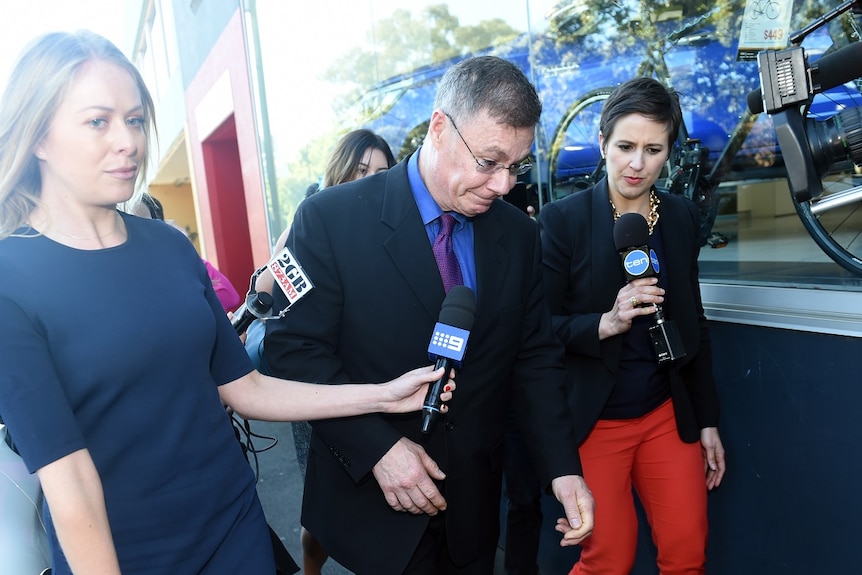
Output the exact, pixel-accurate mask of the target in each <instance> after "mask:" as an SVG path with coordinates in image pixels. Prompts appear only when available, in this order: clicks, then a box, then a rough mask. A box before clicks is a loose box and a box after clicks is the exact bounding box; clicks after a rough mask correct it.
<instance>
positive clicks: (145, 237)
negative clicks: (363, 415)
mask: <svg viewBox="0 0 862 575" xmlns="http://www.w3.org/2000/svg"><path fill="white" fill-rule="evenodd" d="M123 219H124V220H125V222H126V227H127V229H128V240H127V241H126V242H125V243H124V244H122V245H120V246H117V247H115V248H110V249H104V250H93V251H88V250H76V249H73V248H70V247H67V246H64V245H61V244H58V243H56V242H54V241H52V240H50V239H48V238H46V237H42V236H36V237H10V238H7V239H4V240H2V241H0V317H2V318H3V320H2V338H0V365H2V369H0V413H2V416H3V418H4V419H5V420H6V423H7V425H8V428H9V431H10V433H11V434H12V436H13V437H14V438H15V442H16V444H17V446H18V448H19V450H20V452H21V455H22V457H23V459H24V461H25V463H26V464H27V467H28V468H29V469H30V471H31V472H33V471H35V470H37V469H39V468H41V467H43V466H45V465H47V464H49V463H51V462H53V461H55V460H57V459H59V458H61V457H63V456H65V455H68V454H70V453H72V452H74V451H76V450H79V449H83V448H86V449H88V450H89V452H90V454H91V455H92V458H93V460H94V462H95V464H96V468H97V469H98V472H99V475H100V477H101V480H102V483H103V487H104V492H105V499H106V505H107V510H108V516H109V519H110V523H111V530H112V533H113V537H114V543H115V545H116V548H117V553H118V555H119V560H120V566H121V568H122V571H123V573H124V575H131V574H166V573H171V574H177V575H184V574H188V575H192V574H203V573H206V574H221V573H244V574H246V573H247V574H260V575H272V574H273V573H274V572H275V566H274V562H273V557H272V546H271V543H270V538H269V533H268V530H267V526H266V521H265V519H264V516H263V511H262V508H261V505H260V502H259V500H258V498H257V494H256V491H255V482H254V476H253V473H252V471H251V468H250V467H249V465H248V464H247V462H246V461H245V459H244V458H243V455H242V452H241V449H240V447H239V445H238V442H237V440H236V438H235V437H234V435H233V430H232V427H231V424H230V422H229V420H228V417H227V415H226V413H225V410H224V408H223V407H222V405H221V402H220V400H219V396H218V389H217V388H218V386H219V385H221V384H224V383H228V382H230V381H233V380H235V379H237V378H239V377H241V376H243V375H246V374H247V373H249V372H250V371H251V369H252V366H251V363H250V361H249V358H248V356H247V355H246V352H245V350H244V348H243V346H242V344H241V343H240V341H239V339H238V338H237V337H236V334H235V332H234V330H233V328H232V327H231V325H230V322H229V321H228V319H227V317H226V315H225V312H224V309H223V308H222V305H221V303H220V302H219V300H218V298H217V297H216V294H215V292H214V291H213V288H212V285H211V283H210V280H209V277H208V275H207V272H206V269H205V268H204V264H203V262H202V261H201V259H200V257H199V256H198V254H197V253H196V252H195V251H194V249H193V247H192V245H191V244H190V242H189V241H188V239H187V238H185V237H184V236H183V235H182V234H181V233H180V232H178V231H177V230H174V229H173V228H171V227H170V226H168V225H166V224H164V223H163V222H160V221H155V220H144V219H140V218H136V217H134V216H129V215H126V214H123ZM46 516H47V518H48V529H49V537H50V539H51V542H52V553H53V561H54V575H64V574H66V573H69V568H68V566H67V565H66V562H65V559H64V558H63V555H62V551H61V550H60V548H59V545H58V544H57V540H56V535H55V533H54V531H53V527H52V524H51V522H50V513H49V512H47V510H46Z"/></svg>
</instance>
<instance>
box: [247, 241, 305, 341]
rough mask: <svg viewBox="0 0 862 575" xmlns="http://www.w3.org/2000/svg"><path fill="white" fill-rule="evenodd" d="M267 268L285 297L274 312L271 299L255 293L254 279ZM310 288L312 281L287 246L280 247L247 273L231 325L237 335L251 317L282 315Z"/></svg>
mask: <svg viewBox="0 0 862 575" xmlns="http://www.w3.org/2000/svg"><path fill="white" fill-rule="evenodd" d="M267 270H269V272H270V273H271V274H272V277H273V278H274V280H275V285H277V286H278V287H279V288H281V291H282V292H284V295H285V296H287V307H285V308H284V309H283V310H281V311H280V312H278V314H274V313H271V310H272V305H273V299H272V295H270V294H268V293H267V292H259V291H257V290H256V289H255V284H256V283H257V278H258V277H260V275H261V274H262V273H263V272H265V271H267ZM313 288H314V284H312V283H311V280H310V279H308V276H307V275H305V271H304V270H303V269H302V266H300V265H299V262H298V261H297V260H296V258H295V257H294V255H293V253H291V251H290V250H289V249H288V248H286V247H285V248H282V250H281V251H280V252H278V253H277V254H275V256H274V257H273V258H272V259H271V260H270V261H269V262H267V264H266V265H265V266H263V267H262V268H260V269H257V270H255V272H254V273H253V274H252V276H251V281H250V285H249V288H248V293H247V294H246V296H245V303H243V304H242V305H241V306H239V308H237V310H236V311H235V312H233V319H231V325H233V327H234V329H235V330H236V333H237V335H242V334H243V333H245V330H247V329H248V326H249V325H251V322H253V321H254V320H255V319H273V318H282V317H284V315H285V314H286V313H287V312H288V310H289V309H290V306H292V305H293V304H295V303H296V302H297V301H298V300H299V299H300V298H303V297H305V295H306V294H308V292H310V291H311V290H312V289H313Z"/></svg>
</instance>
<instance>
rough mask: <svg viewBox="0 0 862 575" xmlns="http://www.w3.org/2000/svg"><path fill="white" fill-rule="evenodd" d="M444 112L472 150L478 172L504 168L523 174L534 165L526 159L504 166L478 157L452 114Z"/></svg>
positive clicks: (511, 172) (510, 171) (513, 172)
mask: <svg viewBox="0 0 862 575" xmlns="http://www.w3.org/2000/svg"><path fill="white" fill-rule="evenodd" d="M443 113H444V114H446V117H447V118H449V121H450V122H452V127H453V128H455V133H456V134H458V137H459V138H461V141H462V142H464V146H466V148H467V151H468V152H470V155H471V156H473V159H474V160H476V171H477V172H481V173H483V174H496V173H497V172H500V171H502V170H508V171H509V174H511V175H513V176H520V175H521V174H526V173H527V172H529V171H530V168H532V167H533V163H532V162H531V161H530V160H524V161H523V162H521V163H520V164H512V165H511V166H504V165H503V164H501V163H500V162H495V161H494V160H480V159H479V158H477V157H476V154H474V153H473V150H471V149H470V145H469V144H468V143H467V140H465V139H464V136H462V135H461V131H460V130H459V129H458V126H456V125H455V120H453V119H452V116H450V115H449V114H448V112H443Z"/></svg>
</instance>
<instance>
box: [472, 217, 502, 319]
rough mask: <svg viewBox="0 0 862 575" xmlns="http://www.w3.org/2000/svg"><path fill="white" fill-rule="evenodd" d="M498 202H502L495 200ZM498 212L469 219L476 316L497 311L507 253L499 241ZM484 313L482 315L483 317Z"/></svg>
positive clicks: (500, 228) (500, 223)
mask: <svg viewBox="0 0 862 575" xmlns="http://www.w3.org/2000/svg"><path fill="white" fill-rule="evenodd" d="M496 201H498V202H502V201H503V200H496ZM498 213H499V212H498V211H497V210H495V209H494V206H493V205H492V206H491V209H490V210H488V211H487V212H486V213H485V214H482V215H481V216H478V217H476V218H474V219H473V243H474V249H473V253H474V254H475V258H476V315H477V316H478V317H487V316H486V315H485V314H486V313H488V312H490V311H491V310H497V309H499V305H498V303H497V302H498V301H499V298H500V290H501V289H502V287H503V278H504V277H506V268H507V267H508V265H509V257H510V255H509V251H508V250H507V249H506V248H505V246H504V245H503V244H502V242H501V241H500V240H501V238H502V235H503V231H504V225H503V223H502V222H501V221H500V218H499V217H498V215H497V214H498ZM483 312H484V313H483Z"/></svg>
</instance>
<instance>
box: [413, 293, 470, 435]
mask: <svg viewBox="0 0 862 575" xmlns="http://www.w3.org/2000/svg"><path fill="white" fill-rule="evenodd" d="M475 315H476V300H475V297H474V296H473V290H471V289H470V288H468V287H466V286H462V285H456V286H452V288H451V289H450V290H449V293H447V294H446V299H444V300H443V305H442V307H441V308H440V317H439V318H438V320H437V324H436V325H435V326H434V333H433V334H432V336H431V343H429V344H428V356H429V358H431V359H432V360H434V361H435V363H434V369H440V368H441V367H442V368H444V370H443V375H442V376H441V377H440V379H438V380H437V381H435V382H433V383H432V384H431V385H429V386H428V393H427V394H426V395H425V402H424V403H423V404H422V433H431V431H432V430H433V429H434V425H435V423H436V422H437V419H438V418H439V417H440V408H441V407H442V406H443V401H442V400H441V399H440V395H441V394H442V393H443V387H444V386H445V384H446V380H447V379H448V378H449V372H450V371H451V369H452V368H453V367H454V368H456V369H458V368H460V367H461V360H462V359H463V358H464V352H465V351H466V350H467V339H468V338H469V337H470V329H472V328H473V320H474V319H475Z"/></svg>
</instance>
